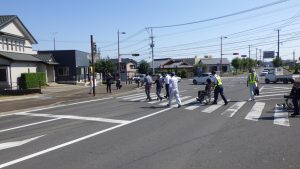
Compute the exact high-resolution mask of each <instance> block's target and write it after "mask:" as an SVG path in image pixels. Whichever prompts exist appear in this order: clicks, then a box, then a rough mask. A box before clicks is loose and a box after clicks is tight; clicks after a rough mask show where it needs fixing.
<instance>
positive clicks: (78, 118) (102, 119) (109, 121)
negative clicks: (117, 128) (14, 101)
mask: <svg viewBox="0 0 300 169" xmlns="http://www.w3.org/2000/svg"><path fill="white" fill-rule="evenodd" d="M14 114H15V115H21V116H35V117H49V118H60V119H75V120H87V121H98V122H106V123H121V124H122V123H128V121H127V120H115V119H106V118H99V117H82V116H71V115H53V114H37V113H25V112H21V113H14Z"/></svg>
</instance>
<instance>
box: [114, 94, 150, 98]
mask: <svg viewBox="0 0 300 169" xmlns="http://www.w3.org/2000/svg"><path fill="white" fill-rule="evenodd" d="M141 95H145V93H138V94H132V95H127V96H122V97H117V99H128V98H134V97H138V96H141Z"/></svg>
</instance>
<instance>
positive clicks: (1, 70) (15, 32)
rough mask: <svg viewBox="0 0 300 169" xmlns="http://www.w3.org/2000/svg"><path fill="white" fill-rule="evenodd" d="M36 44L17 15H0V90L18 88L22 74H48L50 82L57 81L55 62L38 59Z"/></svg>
mask: <svg viewBox="0 0 300 169" xmlns="http://www.w3.org/2000/svg"><path fill="white" fill-rule="evenodd" d="M34 44H37V41H36V40H35V39H34V37H33V36H32V35H31V33H30V32H29V31H28V30H27V28H26V27H25V26H24V24H23V23H22V22H21V20H20V19H19V18H18V17H17V16H16V15H0V89H4V88H5V89H16V88H18V78H19V77H20V76H21V73H28V72H30V73H34V72H37V71H41V72H46V77H47V80H48V81H54V80H55V79H54V69H53V64H55V61H54V60H53V59H52V60H50V59H49V62H48V61H44V60H41V59H40V58H39V57H37V56H36V55H37V52H36V51H33V50H32V45H34ZM51 67H52V68H51ZM47 71H48V72H47ZM48 75H49V77H48Z"/></svg>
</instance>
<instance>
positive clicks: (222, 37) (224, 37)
mask: <svg viewBox="0 0 300 169" xmlns="http://www.w3.org/2000/svg"><path fill="white" fill-rule="evenodd" d="M226 38H228V37H227V36H221V59H220V68H219V70H220V75H221V74H222V57H223V39H226Z"/></svg>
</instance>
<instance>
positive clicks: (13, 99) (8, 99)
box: [0, 96, 40, 102]
mask: <svg viewBox="0 0 300 169" xmlns="http://www.w3.org/2000/svg"><path fill="white" fill-rule="evenodd" d="M39 97H40V96H28V97H19V98H14V97H12V98H6V99H0V102H7V101H15V100H25V99H35V98H39Z"/></svg>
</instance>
